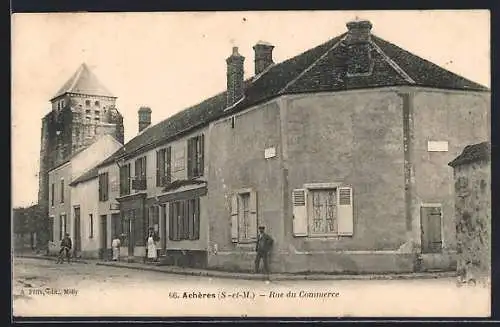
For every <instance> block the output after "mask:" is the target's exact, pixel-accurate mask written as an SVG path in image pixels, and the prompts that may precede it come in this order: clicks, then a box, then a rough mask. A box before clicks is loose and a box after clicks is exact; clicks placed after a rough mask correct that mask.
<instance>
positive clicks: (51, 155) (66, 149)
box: [38, 63, 124, 206]
mask: <svg viewBox="0 0 500 327" xmlns="http://www.w3.org/2000/svg"><path fill="white" fill-rule="evenodd" d="M116 99H117V97H115V96H114V95H113V94H112V93H111V92H110V91H109V90H108V89H107V88H106V87H104V86H103V85H102V84H101V82H100V81H99V80H98V79H97V77H96V76H95V75H94V73H92V71H91V70H90V69H89V67H88V66H87V65H86V64H85V63H83V64H82V65H80V67H79V68H78V69H77V71H76V72H75V73H74V74H73V76H71V78H70V79H69V80H68V81H67V82H66V83H64V85H63V86H62V87H61V88H60V89H59V91H58V92H57V93H56V94H55V95H54V96H53V97H52V98H51V99H50V103H51V111H50V112H49V113H48V114H47V115H46V116H45V117H44V118H43V119H42V130H41V134H42V135H41V145H40V172H39V190H38V204H39V205H41V206H47V205H48V200H49V198H48V194H49V185H48V171H49V170H50V169H52V168H53V167H55V166H57V165H58V164H60V163H62V162H64V161H65V160H67V159H69V158H70V157H71V156H73V155H74V154H75V153H76V152H79V151H80V150H82V149H85V148H86V147H88V146H89V145H91V144H92V143H93V142H95V140H96V139H97V138H99V137H100V136H101V135H104V134H111V135H113V136H114V137H115V138H116V139H117V140H118V141H119V142H120V143H122V144H123V141H124V127H123V116H122V115H121V114H120V113H119V112H118V110H117V109H116V107H115V103H116Z"/></svg>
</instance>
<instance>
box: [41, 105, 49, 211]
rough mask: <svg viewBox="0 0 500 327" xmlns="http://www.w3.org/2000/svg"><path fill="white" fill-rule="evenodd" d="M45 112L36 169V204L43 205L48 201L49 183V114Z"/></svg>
mask: <svg viewBox="0 0 500 327" xmlns="http://www.w3.org/2000/svg"><path fill="white" fill-rule="evenodd" d="M51 114H52V113H49V114H47V115H46V116H45V117H43V118H42V128H41V141H40V169H39V171H38V204H39V205H44V204H46V203H48V197H49V184H48V174H47V170H48V166H49V153H50V140H49V119H50V118H49V116H50V115H51Z"/></svg>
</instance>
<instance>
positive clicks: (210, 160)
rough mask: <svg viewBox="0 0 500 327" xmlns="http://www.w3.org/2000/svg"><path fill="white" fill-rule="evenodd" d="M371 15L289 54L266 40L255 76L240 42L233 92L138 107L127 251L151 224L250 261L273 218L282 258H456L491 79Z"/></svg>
mask: <svg viewBox="0 0 500 327" xmlns="http://www.w3.org/2000/svg"><path fill="white" fill-rule="evenodd" d="M371 30H372V25H371V23H370V22H368V21H355V22H350V23H348V24H347V31H346V33H343V34H341V35H339V36H337V37H335V38H333V39H331V40H328V41H327V42H325V43H323V44H321V45H318V46H317V47H315V48H312V49H310V50H307V51H305V52H304V53H302V54H299V55H297V56H296V57H293V58H290V59H288V60H286V61H284V62H281V63H274V61H273V58H272V51H273V48H274V46H272V45H270V44H269V43H266V42H258V43H257V44H256V45H255V46H254V47H253V49H254V50H255V58H254V61H255V75H254V76H253V77H252V78H250V79H247V80H245V79H244V69H243V67H244V60H245V58H244V57H243V56H241V55H240V54H239V52H238V48H236V47H235V48H233V52H232V54H231V55H230V56H229V57H228V58H227V59H226V63H227V89H226V90H225V91H224V92H221V93H219V94H217V95H215V96H214V97H211V98H209V99H207V100H204V101H203V102H201V103H199V104H197V105H195V106H192V107H190V108H188V109H186V110H184V111H181V112H179V113H177V114H175V115H174V116H172V117H170V118H168V119H165V120H164V121H162V122H160V123H158V124H156V125H154V126H148V125H149V124H148V122H147V121H148V119H150V118H148V117H149V116H148V115H150V113H151V111H150V110H148V109H147V108H143V109H140V110H139V117H140V118H139V120H140V122H141V120H142V121H143V123H142V124H141V123H140V124H139V125H140V129H141V132H140V133H139V135H137V136H136V137H135V138H134V139H132V140H131V141H130V142H128V143H127V144H125V146H124V147H123V149H122V151H118V152H117V153H116V154H115V155H113V156H112V157H111V158H109V159H108V160H107V162H116V163H117V164H118V165H119V166H120V167H121V168H120V169H121V170H122V172H121V174H120V184H121V186H120V187H121V189H122V191H123V192H121V196H120V197H119V198H118V202H119V203H120V215H121V219H122V221H123V222H125V223H124V226H128V227H127V233H128V234H129V235H132V236H133V238H134V242H135V243H134V245H130V247H129V249H128V253H129V256H131V257H134V256H141V255H143V249H144V241H145V237H146V235H145V233H146V231H147V229H148V228H149V227H152V228H153V229H155V230H159V232H160V239H161V241H160V243H161V248H162V249H163V250H164V251H162V255H163V256H164V257H163V259H162V260H164V261H166V262H169V263H173V264H182V265H188V266H197V267H209V268H217V269H223V270H234V271H250V270H252V269H253V263H254V259H255V242H256V237H257V228H258V226H261V225H262V226H265V228H266V232H267V233H268V234H269V235H271V237H273V239H274V247H273V250H272V253H271V270H272V271H273V272H342V273H346V272H356V273H359V272H409V271H414V270H417V269H427V268H429V269H432V268H443V269H447V268H450V267H451V266H453V264H454V255H455V248H456V240H455V239H456V236H455V225H454V220H453V219H454V218H453V193H452V190H453V188H452V185H453V172H452V170H451V169H450V167H448V166H447V163H448V162H449V161H450V160H451V159H453V158H454V157H455V156H456V155H457V154H458V153H460V151H461V149H462V148H463V147H464V146H465V145H467V144H469V143H473V142H474V141H475V140H483V139H485V138H488V137H489V132H488V130H489V121H490V118H489V112H490V92H489V90H488V89H487V88H485V87H483V86H481V85H478V84H477V83H474V82H472V81H469V80H467V79H465V78H463V77H460V76H457V75H456V74H453V73H451V72H449V71H447V70H445V69H443V68H441V67H438V66H437V65H434V64H432V63H430V62H428V61H426V60H424V59H422V58H420V57H418V56H416V55H413V54H411V53H409V52H407V51H405V50H403V49H401V48H399V47H397V46H395V45H393V44H392V43H389V42H387V41H385V40H383V39H381V38H379V37H377V36H375V35H374V34H372V33H371ZM141 117H142V118H141ZM149 121H150V120H149ZM193 140H194V141H193ZM170 146H172V148H170ZM168 148H170V150H165V151H166V152H161V151H162V149H168ZM160 152H161V153H163V154H161V153H160ZM159 153H160V154H159ZM167 153H168V155H167ZM141 158H145V159H141ZM141 160H142V161H141ZM166 172H168V173H166ZM166 176H167V177H169V178H170V179H168V178H167V179H166V178H165V177H166ZM197 199H200V200H199V201H198V200H197ZM190 201H191V202H190ZM193 201H194V202H193ZM429 208H431V209H429ZM127 223H128V225H127ZM157 225H158V226H157ZM423 231H425V232H423ZM134 235H135V236H134Z"/></svg>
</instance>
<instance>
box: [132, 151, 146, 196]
mask: <svg viewBox="0 0 500 327" xmlns="http://www.w3.org/2000/svg"><path fill="white" fill-rule="evenodd" d="M134 167H135V178H134V185H133V188H134V189H135V190H145V189H146V188H147V184H146V183H147V176H146V156H144V157H140V158H138V159H136V160H135V164H134Z"/></svg>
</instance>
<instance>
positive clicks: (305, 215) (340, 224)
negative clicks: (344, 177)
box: [292, 185, 354, 237]
mask: <svg viewBox="0 0 500 327" xmlns="http://www.w3.org/2000/svg"><path fill="white" fill-rule="evenodd" d="M292 201H293V232H294V235H295V236H311V237H314V236H337V235H346V236H350V235H352V234H353V230H354V219H353V206H352V188H351V187H344V186H342V187H341V186H335V187H331V186H330V187H326V186H321V187H320V186H318V187H315V186H314V185H312V186H311V187H310V188H304V189H295V190H293V194H292Z"/></svg>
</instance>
